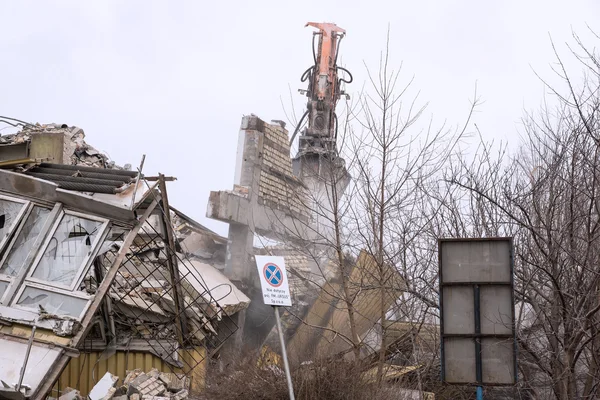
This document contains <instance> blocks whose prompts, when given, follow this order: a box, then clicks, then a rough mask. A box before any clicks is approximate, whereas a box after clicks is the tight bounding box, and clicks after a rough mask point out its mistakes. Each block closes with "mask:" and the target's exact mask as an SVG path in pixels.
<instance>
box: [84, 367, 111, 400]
mask: <svg viewBox="0 0 600 400" xmlns="http://www.w3.org/2000/svg"><path fill="white" fill-rule="evenodd" d="M118 380H119V377H118V376H115V375H113V374H111V373H110V372H107V373H106V374H104V376H103V377H102V379H100V381H99V382H98V383H97V384H96V386H94V387H93V389H92V391H91V392H90V394H89V395H88V397H89V398H90V400H109V399H111V398H112V397H113V396H114V394H115V392H116V391H117V389H116V388H115V385H116V384H117V382H118Z"/></svg>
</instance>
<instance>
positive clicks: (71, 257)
mask: <svg viewBox="0 0 600 400" xmlns="http://www.w3.org/2000/svg"><path fill="white" fill-rule="evenodd" d="M101 227H102V223H101V222H98V221H92V220H89V219H85V218H80V217H76V216H74V215H69V214H64V215H63V217H62V219H61V221H60V224H59V225H58V228H57V229H56V232H54V235H53V236H52V239H51V240H50V243H49V244H48V247H47V248H46V250H45V251H44V255H43V256H42V258H41V260H40V262H39V264H38V265H37V267H36V268H35V271H34V272H33V278H36V279H41V280H44V281H47V282H52V283H57V284H61V285H66V286H70V285H71V284H72V283H73V281H74V280H75V278H76V276H77V272H78V271H79V268H80V267H81V264H82V263H83V261H84V260H85V258H86V257H87V256H88V254H89V253H90V251H91V250H92V244H94V240H95V239H96V236H98V233H99V231H100V228H101Z"/></svg>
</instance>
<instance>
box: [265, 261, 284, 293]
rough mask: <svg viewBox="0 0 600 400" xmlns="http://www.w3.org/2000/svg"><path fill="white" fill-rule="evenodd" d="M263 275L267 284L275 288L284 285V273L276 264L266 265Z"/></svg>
mask: <svg viewBox="0 0 600 400" xmlns="http://www.w3.org/2000/svg"><path fill="white" fill-rule="evenodd" d="M263 275H264V277H265V279H266V281H267V283H268V284H269V285H271V286H273V287H279V286H281V284H282V283H283V271H281V268H279V267H278V266H277V265H276V264H273V263H268V264H266V265H265V267H264V268H263Z"/></svg>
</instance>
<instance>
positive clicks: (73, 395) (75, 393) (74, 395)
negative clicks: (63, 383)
mask: <svg viewBox="0 0 600 400" xmlns="http://www.w3.org/2000/svg"><path fill="white" fill-rule="evenodd" d="M81 398H82V397H81V393H79V390H75V389H73V388H70V387H67V388H66V389H65V390H64V391H63V394H62V396H60V397H59V398H58V400H80V399H81Z"/></svg>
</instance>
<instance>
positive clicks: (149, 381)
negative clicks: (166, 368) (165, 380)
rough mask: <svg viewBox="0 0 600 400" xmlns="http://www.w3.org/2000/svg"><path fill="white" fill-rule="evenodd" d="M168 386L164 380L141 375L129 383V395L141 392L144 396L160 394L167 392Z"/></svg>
mask: <svg viewBox="0 0 600 400" xmlns="http://www.w3.org/2000/svg"><path fill="white" fill-rule="evenodd" d="M165 390H166V388H165V386H164V385H163V384H162V382H161V381H160V380H159V379H158V378H155V377H153V376H150V375H146V374H144V375H140V376H138V377H137V378H135V379H134V380H133V381H132V382H131V383H130V384H129V391H128V393H127V394H128V395H129V396H131V395H132V394H134V393H139V394H140V396H142V398H143V397H144V396H145V395H151V396H160V395H161V394H163V393H164V392H165Z"/></svg>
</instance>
